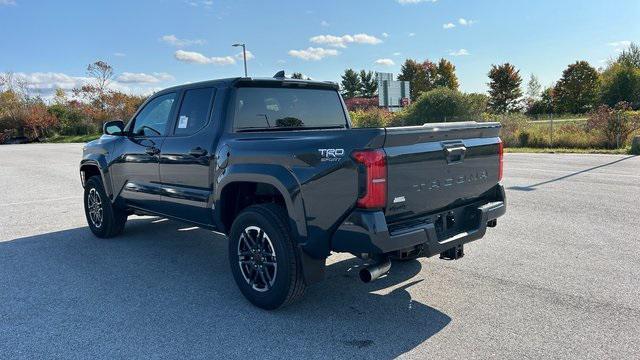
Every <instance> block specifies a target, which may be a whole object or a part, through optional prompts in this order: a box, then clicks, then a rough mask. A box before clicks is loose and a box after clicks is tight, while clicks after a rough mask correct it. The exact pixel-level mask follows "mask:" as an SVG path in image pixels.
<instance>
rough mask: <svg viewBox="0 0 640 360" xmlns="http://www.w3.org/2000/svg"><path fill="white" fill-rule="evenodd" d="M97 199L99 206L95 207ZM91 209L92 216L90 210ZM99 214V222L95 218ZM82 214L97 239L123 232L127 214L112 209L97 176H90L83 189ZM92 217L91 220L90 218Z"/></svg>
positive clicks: (114, 208) (100, 180)
mask: <svg viewBox="0 0 640 360" xmlns="http://www.w3.org/2000/svg"><path fill="white" fill-rule="evenodd" d="M96 196H97V197H98V200H99V205H96V204H97V203H96V202H95V197H96ZM90 208H91V209H93V211H94V212H93V214H92V211H91V209H90ZM96 212H100V214H101V220H100V221H98V218H97V217H96V216H95V214H96ZM84 214H85V216H86V218H87V224H89V229H91V232H92V233H93V234H94V235H95V236H97V237H99V238H110V237H114V236H116V235H119V234H120V233H122V231H123V230H124V224H125V223H126V222H127V213H126V212H125V211H123V210H121V209H118V208H116V207H114V206H113V205H112V204H111V201H110V200H109V198H108V197H107V193H106V192H105V191H104V186H103V185H102V179H100V177H99V176H92V177H90V178H89V180H87V184H86V185H85V187H84ZM92 215H93V218H92Z"/></svg>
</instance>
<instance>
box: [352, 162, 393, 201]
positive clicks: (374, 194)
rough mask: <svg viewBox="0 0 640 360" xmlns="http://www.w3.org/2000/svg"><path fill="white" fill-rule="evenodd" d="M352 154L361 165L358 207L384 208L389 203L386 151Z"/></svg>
mask: <svg viewBox="0 0 640 360" xmlns="http://www.w3.org/2000/svg"><path fill="white" fill-rule="evenodd" d="M351 156H352V157H353V159H354V160H355V161H356V162H357V163H358V164H359V165H360V181H361V186H360V191H359V193H360V194H359V196H358V203H357V205H358V207H359V208H363V209H379V208H383V207H384V206H385V205H386V204H387V160H386V155H385V153H384V151H383V150H362V151H354V152H353V153H352V155H351Z"/></svg>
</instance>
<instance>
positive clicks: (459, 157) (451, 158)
mask: <svg viewBox="0 0 640 360" xmlns="http://www.w3.org/2000/svg"><path fill="white" fill-rule="evenodd" d="M466 152H467V148H466V147H465V146H464V145H458V146H452V147H445V148H444V153H445V155H446V158H447V164H458V163H461V162H463V161H464V155H465V154H466Z"/></svg>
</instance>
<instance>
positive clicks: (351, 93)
mask: <svg viewBox="0 0 640 360" xmlns="http://www.w3.org/2000/svg"><path fill="white" fill-rule="evenodd" d="M341 85H342V94H343V95H344V97H345V98H347V99H349V98H352V97H356V96H358V95H359V94H360V88H361V87H362V85H361V84H360V77H359V76H358V73H357V72H355V71H354V70H353V69H347V70H345V71H344V74H343V75H342V83H341Z"/></svg>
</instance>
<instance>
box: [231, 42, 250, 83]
mask: <svg viewBox="0 0 640 360" xmlns="http://www.w3.org/2000/svg"><path fill="white" fill-rule="evenodd" d="M232 46H233V47H238V46H242V60H243V61H244V77H248V75H247V47H246V46H245V44H233V45H232Z"/></svg>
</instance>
